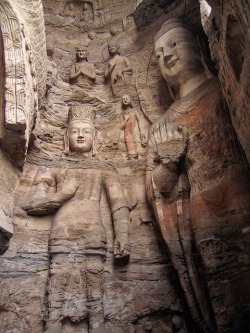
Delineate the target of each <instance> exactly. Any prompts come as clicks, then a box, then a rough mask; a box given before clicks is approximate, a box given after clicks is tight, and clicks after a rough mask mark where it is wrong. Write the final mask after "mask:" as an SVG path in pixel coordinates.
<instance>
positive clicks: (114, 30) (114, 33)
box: [110, 27, 117, 36]
mask: <svg viewBox="0 0 250 333" xmlns="http://www.w3.org/2000/svg"><path fill="white" fill-rule="evenodd" d="M116 34H117V30H116V28H115V27H111V28H110V35H111V36H115V35H116Z"/></svg>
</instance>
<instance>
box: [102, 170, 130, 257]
mask: <svg viewBox="0 0 250 333" xmlns="http://www.w3.org/2000/svg"><path fill="white" fill-rule="evenodd" d="M104 183H105V188H106V193H107V197H108V200H109V204H110V208H111V213H112V218H113V224H114V234H115V241H114V255H115V257H116V258H123V257H127V256H128V255H129V208H128V204H127V201H126V198H125V195H124V192H123V189H122V186H121V183H120V180H119V176H118V173H117V171H106V172H105V179H104Z"/></svg>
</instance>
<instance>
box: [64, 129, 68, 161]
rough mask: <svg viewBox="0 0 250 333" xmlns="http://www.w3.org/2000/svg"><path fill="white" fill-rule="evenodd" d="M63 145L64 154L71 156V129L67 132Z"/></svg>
mask: <svg viewBox="0 0 250 333" xmlns="http://www.w3.org/2000/svg"><path fill="white" fill-rule="evenodd" d="M63 144H64V150H63V152H64V154H65V155H69V129H67V131H66V132H65V134H64V137H63Z"/></svg>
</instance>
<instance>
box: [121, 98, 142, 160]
mask: <svg viewBox="0 0 250 333" xmlns="http://www.w3.org/2000/svg"><path fill="white" fill-rule="evenodd" d="M122 110H123V115H122V125H121V130H124V140H125V145H126V148H127V156H128V159H131V158H137V157H138V153H137V149H136V142H135V132H134V131H135V126H136V124H137V126H138V128H139V132H140V140H141V145H142V147H146V145H147V139H146V135H145V134H144V132H146V130H143V128H142V127H143V126H142V120H141V118H140V117H139V114H138V112H137V110H135V109H134V108H133V106H132V102H131V98H130V96H129V95H127V94H125V95H123V96H122Z"/></svg>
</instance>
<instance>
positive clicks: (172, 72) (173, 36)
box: [155, 19, 204, 87]
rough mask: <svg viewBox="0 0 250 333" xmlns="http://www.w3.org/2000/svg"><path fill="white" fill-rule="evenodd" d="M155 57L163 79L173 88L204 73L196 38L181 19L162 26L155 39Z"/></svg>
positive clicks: (168, 21)
mask: <svg viewBox="0 0 250 333" xmlns="http://www.w3.org/2000/svg"><path fill="white" fill-rule="evenodd" d="M155 55H156V58H157V61H158V64H159V68H160V71H161V73H162V75H163V77H164V78H165V80H166V81H167V82H168V83H169V85H170V86H172V87H175V86H177V85H179V84H180V83H181V82H183V81H185V80H186V79H187V78H188V77H190V76H193V75H197V74H199V73H202V72H204V68H203V65H202V62H201V51H200V49H199V47H198V45H197V41H196V37H195V35H194V34H193V32H192V31H191V28H190V27H189V26H188V25H187V24H186V23H185V22H184V21H182V20H180V19H170V20H167V21H166V22H165V23H164V24H163V25H162V26H161V29H160V31H159V32H158V33H157V35H156V37H155Z"/></svg>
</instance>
